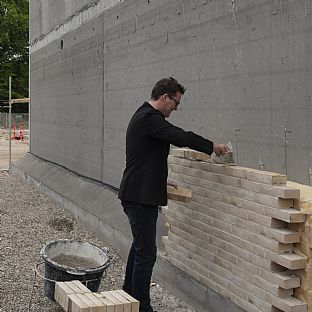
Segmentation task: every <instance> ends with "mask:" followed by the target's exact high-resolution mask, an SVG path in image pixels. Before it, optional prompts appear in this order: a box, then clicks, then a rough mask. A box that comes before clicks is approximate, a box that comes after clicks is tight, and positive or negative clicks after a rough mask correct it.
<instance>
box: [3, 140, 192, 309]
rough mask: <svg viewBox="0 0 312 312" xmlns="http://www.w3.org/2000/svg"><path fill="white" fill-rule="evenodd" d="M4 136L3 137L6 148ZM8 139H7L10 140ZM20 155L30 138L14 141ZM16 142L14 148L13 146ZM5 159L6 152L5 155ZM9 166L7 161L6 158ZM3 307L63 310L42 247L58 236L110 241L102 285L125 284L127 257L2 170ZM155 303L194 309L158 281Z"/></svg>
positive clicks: (106, 287) (99, 243)
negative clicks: (48, 292)
mask: <svg viewBox="0 0 312 312" xmlns="http://www.w3.org/2000/svg"><path fill="white" fill-rule="evenodd" d="M3 142H4V140H3V139H1V154H2V155H5V152H4V150H3V149H2V147H3V146H6V145H5V144H3ZM5 143H6V142H5ZM13 146H14V148H15V147H17V146H18V148H16V151H19V153H16V154H15V158H19V157H20V156H21V155H22V154H23V153H25V152H27V150H28V145H27V144H26V141H25V142H13ZM14 148H13V150H14ZM4 160H5V157H4ZM1 165H2V166H4V167H5V165H6V162H5V161H1ZM0 220H1V222H0V223H1V227H0V250H1V253H0V263H1V265H0V312H15V311H16V312H20V311H25V312H26V311H33V312H35V311H37V312H39V311H40V312H42V311H45V312H49V311H51V312H52V311H53V312H61V311H62V309H61V308H60V306H59V305H58V304H57V303H55V302H53V301H50V300H49V299H47V298H46V297H45V295H44V291H43V285H44V281H43V280H42V279H41V278H40V277H38V276H36V277H35V273H34V267H35V265H39V266H38V269H39V271H40V272H41V274H44V268H43V266H42V265H40V263H41V262H42V259H41V257H40V249H41V248H42V247H43V246H44V245H45V244H46V242H48V241H50V240H55V239H63V238H65V239H79V240H83V241H87V242H91V243H94V244H96V245H97V246H100V247H104V246H105V247H108V255H109V257H110V259H111V262H112V263H111V265H110V267H109V268H108V269H107V272H106V273H107V274H106V276H105V277H104V278H103V280H102V283H101V286H100V289H99V291H102V290H114V289H120V288H121V286H122V280H123V276H124V270H125V262H124V260H123V259H121V258H120V257H119V256H118V254H117V253H116V252H115V251H114V250H113V248H111V247H110V246H108V245H107V244H106V243H105V242H103V241H99V240H98V239H97V238H96V237H94V236H93V235H92V234H91V233H89V232H88V231H86V230H85V229H84V228H82V226H81V225H80V224H79V223H78V222H77V221H76V220H75V219H74V218H73V217H72V216H71V215H70V214H69V213H68V212H67V211H65V210H64V209H63V207H62V206H61V205H60V204H58V203H56V202H55V201H53V200H52V199H50V198H49V197H47V196H46V195H45V194H44V193H42V192H41V191H40V190H39V189H37V188H36V187H35V186H33V185H30V184H28V183H27V182H25V181H24V180H22V179H20V178H18V177H15V176H12V175H10V174H9V173H8V172H7V171H4V170H0ZM151 297H152V305H153V307H154V309H155V310H156V311H158V312H165V311H166V312H192V311H193V309H192V308H190V307H188V306H186V305H185V304H184V303H183V302H181V301H180V300H179V299H178V298H176V297H174V296H172V295H171V294H170V293H169V292H168V291H167V290H165V289H164V288H162V287H161V286H159V285H157V284H156V285H155V286H153V287H151Z"/></svg>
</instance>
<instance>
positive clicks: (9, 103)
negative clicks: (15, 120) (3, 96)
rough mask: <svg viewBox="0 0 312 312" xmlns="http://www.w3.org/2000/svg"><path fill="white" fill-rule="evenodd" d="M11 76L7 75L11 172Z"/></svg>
mask: <svg viewBox="0 0 312 312" xmlns="http://www.w3.org/2000/svg"><path fill="white" fill-rule="evenodd" d="M11 82H12V79H11V76H10V77H9V172H11V158H12V151H11V121H12V120H11V118H12V94H11Z"/></svg>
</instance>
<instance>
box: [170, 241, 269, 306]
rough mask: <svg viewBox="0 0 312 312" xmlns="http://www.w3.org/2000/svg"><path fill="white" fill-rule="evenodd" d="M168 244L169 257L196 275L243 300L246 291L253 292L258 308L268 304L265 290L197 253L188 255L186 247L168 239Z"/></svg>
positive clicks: (246, 298) (245, 298)
mask: <svg viewBox="0 0 312 312" xmlns="http://www.w3.org/2000/svg"><path fill="white" fill-rule="evenodd" d="M168 244H169V248H168V252H169V250H170V254H171V256H170V259H172V258H174V259H179V260H180V261H181V262H183V263H185V264H186V265H187V266H188V267H191V268H192V269H193V271H195V272H197V274H198V275H197V276H202V277H203V276H205V277H206V278H208V279H210V280H212V281H213V282H216V283H218V284H219V285H221V287H227V289H228V290H229V291H230V292H232V293H234V294H235V295H236V296H237V297H240V298H242V299H244V300H248V297H247V293H248V292H249V293H252V294H255V296H256V297H258V298H259V301H258V302H257V303H256V301H255V302H253V304H254V305H255V304H259V306H258V308H260V307H262V308H263V306H267V307H268V306H269V305H266V303H265V299H266V292H265V291H264V290H262V289H260V288H259V287H257V286H255V285H253V284H251V283H249V282H248V281H247V280H243V279H242V278H240V277H239V276H237V275H235V274H233V273H231V272H230V271H229V270H226V269H224V268H222V267H220V266H218V265H216V264H214V263H211V262H208V261H207V260H206V259H204V258H200V257H199V256H197V255H192V256H190V255H189V252H188V251H187V249H185V248H183V247H181V246H179V245H177V244H173V243H172V242H170V240H169V241H168V243H167V246H168ZM207 286H208V285H207ZM208 287H209V286H208ZM262 311H263V310H262ZM266 311H268V310H266Z"/></svg>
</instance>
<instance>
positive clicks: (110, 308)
mask: <svg viewBox="0 0 312 312" xmlns="http://www.w3.org/2000/svg"><path fill="white" fill-rule="evenodd" d="M93 294H94V296H95V297H97V298H98V299H100V300H101V302H102V303H103V304H104V305H105V306H106V312H115V304H114V303H113V302H111V301H110V300H108V299H107V298H106V297H105V296H104V295H103V293H93Z"/></svg>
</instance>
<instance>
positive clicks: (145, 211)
mask: <svg viewBox="0 0 312 312" xmlns="http://www.w3.org/2000/svg"><path fill="white" fill-rule="evenodd" d="M121 204H122V206H123V208H124V211H125V213H126V214H127V216H128V219H129V223H130V226H131V231H132V236H133V243H132V246H131V249H130V252H129V256H128V261H127V268H126V276H125V281H124V286H123V289H124V290H125V291H126V292H128V293H129V294H130V295H132V296H133V297H134V298H136V299H137V300H139V301H140V312H141V311H142V312H143V311H144V312H145V311H153V310H152V308H151V306H150V283H151V276H152V272H153V266H154V263H155V261H156V252H157V247H156V224H157V217H158V206H151V205H142V204H138V203H133V202H122V203H121Z"/></svg>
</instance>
